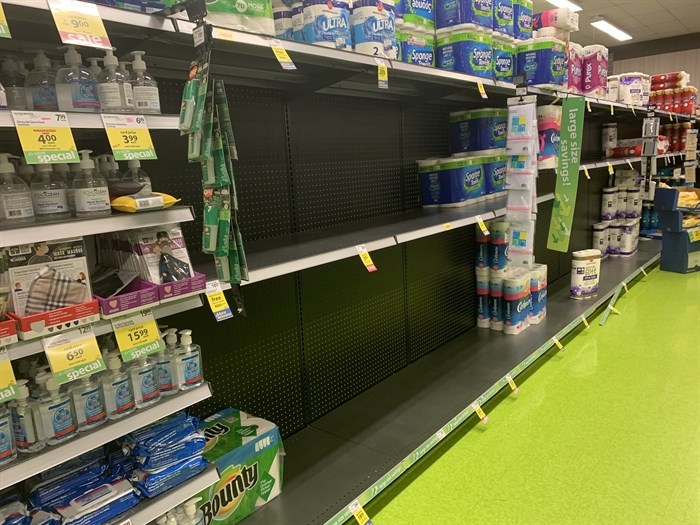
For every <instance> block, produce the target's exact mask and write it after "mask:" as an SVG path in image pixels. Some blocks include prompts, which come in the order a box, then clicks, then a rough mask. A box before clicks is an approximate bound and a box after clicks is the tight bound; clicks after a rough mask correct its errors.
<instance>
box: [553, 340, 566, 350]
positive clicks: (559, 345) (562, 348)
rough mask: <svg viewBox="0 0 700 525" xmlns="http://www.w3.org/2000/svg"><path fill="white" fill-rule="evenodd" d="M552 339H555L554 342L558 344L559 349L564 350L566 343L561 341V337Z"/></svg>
mask: <svg viewBox="0 0 700 525" xmlns="http://www.w3.org/2000/svg"><path fill="white" fill-rule="evenodd" d="M552 341H554V344H555V345H557V348H558V349H559V350H564V345H563V344H561V343H560V342H559V339H557V338H556V337H552Z"/></svg>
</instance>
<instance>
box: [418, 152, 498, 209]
mask: <svg viewBox="0 0 700 525" xmlns="http://www.w3.org/2000/svg"><path fill="white" fill-rule="evenodd" d="M418 182H419V189H420V196H421V204H422V205H423V206H435V205H443V206H446V205H447V206H449V205H453V206H454V205H459V204H460V203H466V202H467V201H469V200H474V199H478V198H480V197H482V196H483V195H484V191H485V190H484V170H483V164H482V162H481V159H479V158H460V159H452V158H450V159H441V160H440V161H439V162H438V163H437V164H429V165H423V166H421V165H419V167H418Z"/></svg>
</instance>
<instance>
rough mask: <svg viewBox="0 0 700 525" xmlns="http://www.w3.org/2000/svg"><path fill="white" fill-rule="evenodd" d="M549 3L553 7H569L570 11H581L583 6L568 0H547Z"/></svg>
mask: <svg viewBox="0 0 700 525" xmlns="http://www.w3.org/2000/svg"><path fill="white" fill-rule="evenodd" d="M547 2H549V3H550V4H552V5H553V6H555V7H565V8H567V9H571V10H572V11H574V12H576V11H581V10H582V9H583V8H582V7H581V6H580V5H577V4H574V3H573V2H569V0H547Z"/></svg>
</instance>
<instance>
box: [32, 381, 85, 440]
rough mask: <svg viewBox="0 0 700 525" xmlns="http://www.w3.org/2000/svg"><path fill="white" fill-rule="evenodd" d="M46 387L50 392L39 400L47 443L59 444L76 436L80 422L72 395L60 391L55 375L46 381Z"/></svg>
mask: <svg viewBox="0 0 700 525" xmlns="http://www.w3.org/2000/svg"><path fill="white" fill-rule="evenodd" d="M46 389H47V390H48V391H49V393H48V395H47V396H45V397H43V398H42V399H40V400H39V414H41V424H42V426H43V428H44V433H45V434H46V438H47V444H49V445H57V444H59V443H62V442H64V441H66V440H67V439H70V438H72V437H73V436H75V435H76V434H77V433H78V424H77V422H76V420H75V411H74V409H73V403H72V402H71V399H70V397H68V396H67V395H66V394H63V393H62V392H61V391H60V388H59V385H58V383H56V380H55V379H54V378H53V377H50V378H49V379H48V381H46Z"/></svg>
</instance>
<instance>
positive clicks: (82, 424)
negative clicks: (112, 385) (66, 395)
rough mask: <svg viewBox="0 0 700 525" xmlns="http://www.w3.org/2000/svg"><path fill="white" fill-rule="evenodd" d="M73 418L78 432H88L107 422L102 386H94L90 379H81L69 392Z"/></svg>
mask: <svg viewBox="0 0 700 525" xmlns="http://www.w3.org/2000/svg"><path fill="white" fill-rule="evenodd" d="M71 396H73V405H74V406H75V417H76V419H77V420H78V430H80V431H83V430H90V429H91V428H95V427H98V426H100V425H101V424H102V423H104V422H105V421H107V409H106V408H105V399H104V393H103V391H102V386H100V385H98V384H96V383H95V382H94V381H93V380H92V378H90V377H89V376H88V377H83V378H81V379H80V380H79V381H78V382H77V384H76V385H75V386H74V387H73V389H72V390H71Z"/></svg>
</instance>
